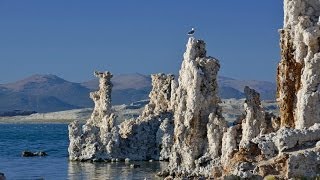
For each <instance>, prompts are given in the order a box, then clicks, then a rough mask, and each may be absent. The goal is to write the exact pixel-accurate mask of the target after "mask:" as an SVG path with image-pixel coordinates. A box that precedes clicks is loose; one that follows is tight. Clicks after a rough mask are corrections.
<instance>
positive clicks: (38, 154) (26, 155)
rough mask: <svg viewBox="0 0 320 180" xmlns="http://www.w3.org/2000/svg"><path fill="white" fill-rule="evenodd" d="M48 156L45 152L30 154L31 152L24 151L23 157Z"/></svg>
mask: <svg viewBox="0 0 320 180" xmlns="http://www.w3.org/2000/svg"><path fill="white" fill-rule="evenodd" d="M47 155H48V154H47V153H46V152H44V151H39V152H30V151H23V152H22V157H34V156H47Z"/></svg>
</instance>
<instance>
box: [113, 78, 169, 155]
mask: <svg viewBox="0 0 320 180" xmlns="http://www.w3.org/2000/svg"><path fill="white" fill-rule="evenodd" d="M151 77H152V87H153V88H152V90H151V92H150V94H149V97H150V102H149V104H147V105H146V107H145V109H144V110H143V113H142V115H141V116H139V117H138V118H137V119H131V120H126V121H124V122H123V123H121V124H120V126H119V135H120V137H121V139H120V152H121V154H119V157H130V159H132V160H150V159H154V160H167V159H168V156H169V154H170V150H171V146H172V141H173V114H172V111H171V110H170V107H171V94H172V92H171V91H172V89H171V83H172V82H173V81H174V76H173V75H171V74H169V75H165V74H153V75H152V76H151Z"/></svg>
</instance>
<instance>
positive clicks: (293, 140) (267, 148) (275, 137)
mask: <svg viewBox="0 0 320 180" xmlns="http://www.w3.org/2000/svg"><path fill="white" fill-rule="evenodd" d="M319 140H320V124H319V123H316V124H314V125H313V126H311V127H310V128H308V129H290V128H281V129H280V130H279V131H277V132H275V133H270V134H267V135H262V136H260V137H257V138H255V139H253V140H252V142H254V143H256V144H258V147H259V148H260V149H261V152H262V154H263V155H265V156H266V157H267V158H271V157H274V156H276V155H278V154H279V153H281V152H285V151H287V150H290V149H293V148H295V149H299V148H303V147H306V146H310V145H315V144H316V142H317V141H319Z"/></svg>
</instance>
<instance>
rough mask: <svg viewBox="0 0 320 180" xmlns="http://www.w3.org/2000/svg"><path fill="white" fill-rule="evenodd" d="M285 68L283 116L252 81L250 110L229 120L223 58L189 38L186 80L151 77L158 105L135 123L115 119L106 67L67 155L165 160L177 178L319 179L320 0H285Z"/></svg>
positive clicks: (168, 173) (73, 128) (167, 172)
mask: <svg viewBox="0 0 320 180" xmlns="http://www.w3.org/2000/svg"><path fill="white" fill-rule="evenodd" d="M284 10H285V13H284V14H285V15H284V27H283V29H281V30H280V38H281V39H280V46H281V61H280V63H279V65H278V72H277V73H278V75H277V83H278V98H277V100H278V103H279V108H280V117H276V116H275V115H273V114H271V113H268V112H266V111H265V110H264V108H263V107H262V105H261V102H260V95H259V93H258V92H256V91H255V90H254V89H251V88H249V87H245V89H244V92H245V95H246V100H245V103H244V112H245V113H244V114H243V116H241V117H239V118H238V120H236V121H235V122H229V123H227V122H226V121H225V120H224V118H223V117H222V113H221V107H220V106H219V102H220V99H219V97H218V92H217V90H218V85H217V74H218V71H219V68H220V64H219V61H218V60H217V59H215V58H213V57H210V56H207V55H206V49H205V42H204V41H202V40H196V39H195V38H194V37H190V38H189V40H188V43H187V45H186V51H185V53H184V56H183V61H182V65H181V69H180V72H179V78H178V81H176V79H175V77H174V76H173V75H165V74H154V75H152V86H153V88H152V91H151V92H150V95H149V97H150V102H149V104H147V105H146V106H145V108H144V110H143V112H142V114H141V115H140V116H139V117H138V118H136V119H127V120H124V121H123V122H121V123H119V124H117V123H116V121H115V115H114V114H113V113H112V110H111V105H110V102H111V97H110V94H111V89H112V84H111V82H110V79H111V77H112V75H111V73H109V72H105V73H98V72H96V73H95V75H96V76H97V77H98V78H99V79H100V80H99V82H100V85H99V87H100V89H99V91H96V92H93V93H91V94H90V97H91V98H92V99H93V101H94V103H95V108H94V111H93V113H92V116H91V118H90V119H88V121H87V123H86V124H85V125H83V126H82V125H81V124H79V122H77V121H75V122H73V123H71V124H70V125H69V139H70V145H69V158H70V160H79V161H86V160H90V161H102V160H103V161H115V160H125V159H126V161H128V160H165V161H169V165H168V166H167V169H164V170H163V171H162V172H159V173H158V175H159V176H163V177H168V179H170V178H177V179H179V178H180V179H181V178H182V179H183V178H214V179H229V178H230V179H232V178H247V179H263V178H264V177H269V178H275V179H276V178H278V179H292V178H317V177H319V174H320V168H319V167H320V94H319V92H320V89H319V84H320V77H319V75H320V71H318V69H319V68H320V61H319V59H320V53H319V51H320V22H319V16H320V1H319V0H284Z"/></svg>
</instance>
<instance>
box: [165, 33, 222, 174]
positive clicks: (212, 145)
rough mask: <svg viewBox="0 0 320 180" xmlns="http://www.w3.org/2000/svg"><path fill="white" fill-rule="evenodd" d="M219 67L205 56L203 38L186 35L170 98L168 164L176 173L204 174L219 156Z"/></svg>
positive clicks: (215, 60)
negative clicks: (171, 121) (171, 140)
mask: <svg viewBox="0 0 320 180" xmlns="http://www.w3.org/2000/svg"><path fill="white" fill-rule="evenodd" d="M219 68H220V65H219V61H218V60H217V59H214V58H212V57H206V50H205V43H204V41H202V40H196V39H195V38H193V37H191V38H189V40H188V44H187V50H186V52H185V53H184V60H183V62H182V66H181V70H180V73H179V80H178V87H177V90H176V94H175V95H174V101H173V102H174V104H173V109H174V124H175V127H174V128H175V129H174V136H175V137H174V145H173V148H172V153H171V157H170V163H169V166H170V171H171V172H172V173H175V174H176V175H177V174H181V175H183V174H192V173H195V174H196V173H197V172H200V171H203V172H202V174H205V171H206V170H205V169H206V167H207V166H209V167H212V166H211V165H212V164H211V162H210V161H211V160H212V159H214V158H215V157H219V156H220V155H221V150H220V149H221V139H222V135H223V131H224V127H226V123H225V122H224V119H223V118H222V115H221V108H220V107H219V105H218V103H219V101H220V99H219V97H218V96H217V94H218V92H217V90H218V86H217V73H218V70H219ZM201 169H202V170H201ZM197 170H198V171H197ZM192 171H193V172H192ZM200 174H201V173H200Z"/></svg>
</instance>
